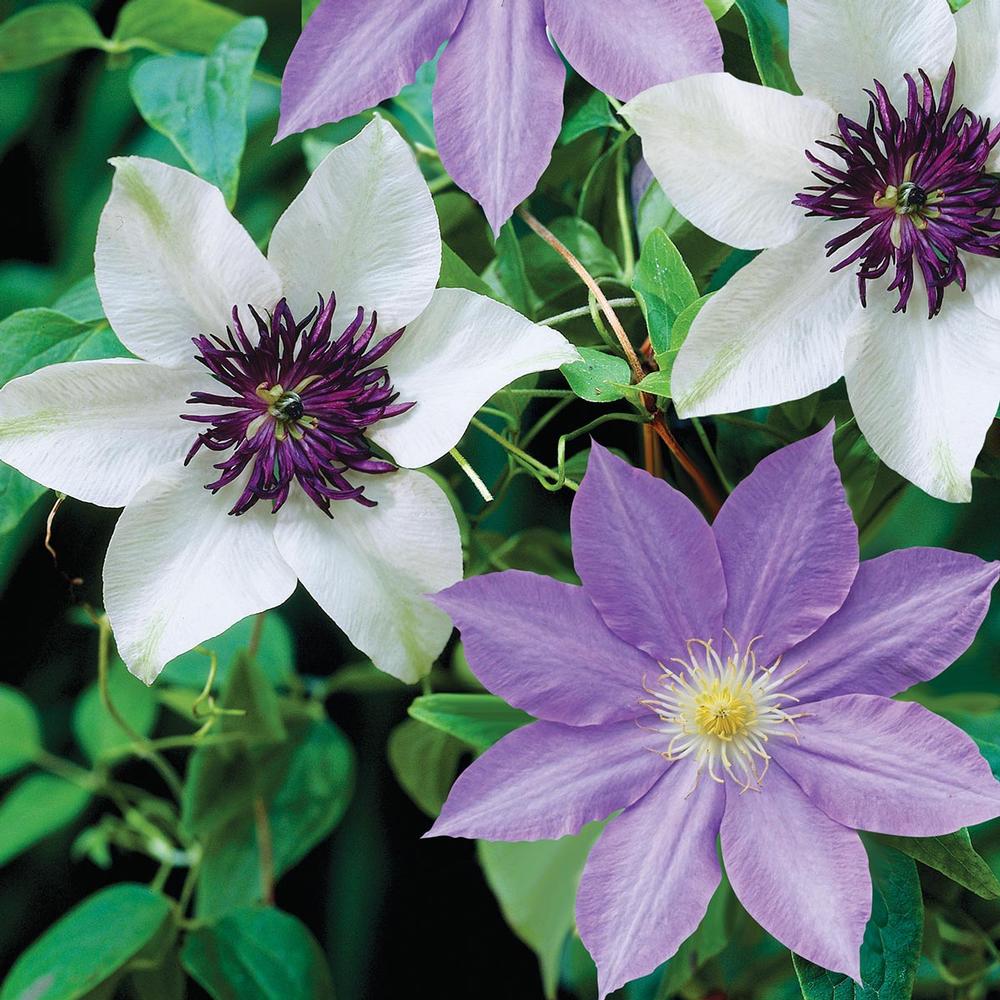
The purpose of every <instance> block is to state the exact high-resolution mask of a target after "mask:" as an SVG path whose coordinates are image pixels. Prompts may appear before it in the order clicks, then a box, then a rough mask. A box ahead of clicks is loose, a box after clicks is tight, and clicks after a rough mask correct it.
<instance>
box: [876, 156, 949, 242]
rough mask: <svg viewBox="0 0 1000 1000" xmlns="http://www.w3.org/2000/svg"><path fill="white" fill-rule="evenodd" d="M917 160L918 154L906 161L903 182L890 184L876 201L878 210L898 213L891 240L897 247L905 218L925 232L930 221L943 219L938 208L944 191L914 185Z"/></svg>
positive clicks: (942, 199)
mask: <svg viewBox="0 0 1000 1000" xmlns="http://www.w3.org/2000/svg"><path fill="white" fill-rule="evenodd" d="M916 158H917V156H916V153H914V154H913V156H911V157H910V158H909V159H908V160H907V161H906V165H905V166H904V168H903V180H902V182H901V183H900V184H899V186H898V187H897V186H896V185H895V184H890V185H889V186H888V187H887V188H886V189H885V191H884V192H883V193H882V194H880V195H878V196H876V198H875V199H874V201H875V205H876V206H877V207H878V208H891V209H893V210H894V211H895V212H896V219H895V221H894V222H893V224H892V231H891V238H892V242H893V244H894V245H895V246H897V247H898V246H899V245H900V242H901V235H902V224H903V219H904V218H908V219H909V220H910V221H911V222H912V223H913V224H914V225H915V226H916V227H917V229H920V230H924V229H926V228H927V220H928V219H938V218H940V217H941V209H939V208H937V207H936V206H937V205H940V204H941V202H943V201H944V191H942V190H940V189H938V190H937V191H930V192H926V191H924V190H923V188H921V187H920V186H919V185H918V184H916V183H914V181H913V164H914V161H915V160H916Z"/></svg>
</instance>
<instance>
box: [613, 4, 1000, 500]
mask: <svg viewBox="0 0 1000 1000" xmlns="http://www.w3.org/2000/svg"><path fill="white" fill-rule="evenodd" d="M788 11H789V17H790V26H791V44H790V58H791V63H792V68H793V69H794V71H795V76H796V79H797V81H798V83H799V86H800V87H801V88H802V90H803V91H804V95H803V96H801V97H794V96H792V95H789V94H786V93H783V92H780V91H776V90H770V89H767V88H764V87H760V86H755V85H752V84H749V83H744V82H742V81H740V80H737V79H735V78H733V77H731V76H729V75H728V74H722V73H716V74H707V75H701V76H696V77H690V78H688V79H685V80H679V81H676V82H675V83H668V84H665V85H663V86H660V87H655V88H653V89H651V90H648V91H646V92H644V93H642V94H640V95H639V96H637V97H636V98H635V99H634V100H632V101H631V102H629V104H628V105H626V107H625V108H624V110H623V114H624V115H625V117H626V118H627V119H628V121H629V122H630V123H631V124H632V125H633V126H634V127H635V129H636V131H637V132H638V133H639V134H640V136H641V137H642V140H643V149H644V153H645V157H646V159H647V160H648V162H649V164H650V167H651V168H652V170H653V172H654V174H655V175H656V177H657V179H658V180H659V181H660V183H661V185H662V186H663V188H664V190H665V191H666V193H667V195H668V196H669V197H670V199H671V200H672V201H673V203H674V204H675V205H676V206H677V208H678V209H679V210H680V211H681V212H682V213H683V214H684V215H685V216H687V217H688V218H689V219H690V220H691V221H692V222H693V223H694V224H695V225H696V226H698V227H700V228H701V229H703V230H704V231H705V232H707V233H709V234H710V235H711V236H714V237H715V238H716V239H719V240H721V241H723V242H725V243H728V244H729V245H730V246H735V247H740V248H743V249H751V250H756V249H760V248H767V249H765V250H764V252H763V253H761V254H760V255H759V256H758V257H757V258H756V259H755V260H754V261H752V262H751V263H750V264H749V265H748V266H746V267H745V268H743V269H742V270H741V271H739V272H738V273H737V274H736V275H735V276H734V277H733V278H732V280H731V281H729V282H728V283H727V284H726V286H725V287H724V288H723V289H722V290H721V291H720V292H718V294H716V295H715V296H714V297H713V298H712V299H711V300H710V301H709V302H708V303H707V304H706V306H705V307H704V309H703V310H702V311H701V313H700V314H699V316H698V318H697V319H696V320H695V323H694V325H693V326H692V328H691V332H690V334H689V336H688V339H687V342H686V343H685V344H684V346H683V347H682V348H681V351H680V353H679V354H678V357H677V361H676V364H675V366H674V369H673V374H672V384H673V388H674V393H675V397H676V400H677V407H678V411H679V412H680V413H681V414H682V415H684V416H694V415H702V414H708V413H719V412H732V411H734V410H741V409H748V408H751V407H756V406H769V405H772V404H775V403H781V402H784V401H787V400H792V399H798V398H800V397H802V396H805V395H808V394H809V393H812V392H815V391H816V390H818V389H821V388H823V387H824V386H827V385H829V384H831V383H832V382H835V381H836V380H837V379H838V378H840V377H841V376H846V380H847V389H848V394H849V396H850V400H851V404H852V406H853V409H854V413H855V416H856V417H857V420H858V424H859V426H860V427H861V430H862V431H863V432H864V434H865V436H866V437H867V439H868V441H869V443H870V444H871V445H872V447H873V448H874V449H875V451H876V452H877V453H878V454H879V455H880V457H881V458H882V459H883V461H885V463H886V464H887V465H889V466H891V467H892V468H894V469H896V470H897V471H898V472H900V473H902V474H903V475H904V476H906V477H907V478H908V479H911V480H912V481H913V482H915V483H916V484H917V485H919V486H920V487H921V488H923V489H924V490H926V491H927V492H928V493H930V494H932V495H933V496H936V497H940V498H942V499H945V500H952V501H963V500H968V499H970V497H971V495H972V481H971V473H972V468H973V465H974V464H975V460H976V456H977V455H978V453H979V450H980V448H981V447H982V443H983V438H984V436H985V433H986V430H987V429H988V427H989V425H990V422H991V421H992V420H993V418H994V415H995V414H996V412H997V406H998V403H1000V260H997V257H1000V231H998V230H1000V224H998V223H997V222H996V220H995V218H994V216H1000V179H997V178H996V177H993V176H991V175H990V173H989V171H991V170H998V169H1000V149H998V140H1000V131H997V130H996V129H995V126H996V123H997V121H998V120H1000V60H998V48H997V44H998V43H997V39H998V38H1000V0H973V2H972V3H970V4H968V6H966V7H964V8H962V9H961V10H960V11H959V12H958V14H956V15H953V14H952V13H951V11H950V9H949V6H948V3H947V0H891V2H883V3H875V2H872V0H837V2H831V0H788ZM951 67H954V70H953V71H952V70H951ZM966 109H967V110H966ZM870 113H871V114H872V115H873V117H872V118H871V119H869V114H870ZM989 123H992V124H991V125H990V127H987V126H988V124H989ZM990 128H993V129H994V130H993V131H992V132H991V131H990ZM807 212H808V213H809V214H807ZM838 265H839V269H836V270H831V269H834V268H838ZM859 293H860V294H859ZM865 299H866V300H867V306H866V307H865V306H864V305H863V304H862V302H863V300H865ZM922 300H923V301H926V302H927V303H928V305H929V309H928V310H926V311H925V310H924V308H923V301H922ZM907 306H909V308H908V309H907Z"/></svg>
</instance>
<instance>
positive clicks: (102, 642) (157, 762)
mask: <svg viewBox="0 0 1000 1000" xmlns="http://www.w3.org/2000/svg"><path fill="white" fill-rule="evenodd" d="M110 664H111V624H110V622H109V621H108V617H107V615H102V616H101V617H100V619H99V620H98V622H97V684H98V689H99V691H100V693H101V704H102V705H103V706H104V710H105V711H106V712H107V713H108V715H110V716H111V718H112V719H114V720H115V722H117V723H118V725H119V726H120V727H121V729H122V730H123V731H124V732H125V734H126V735H127V736H128V738H129V739H130V740H132V747H133V750H134V751H135V753H136V755H137V756H139V757H141V758H143V759H144V760H148V761H149V763H150V764H152V765H153V767H155V768H156V770H157V771H158V772H159V774H160V777H161V778H163V780H164V782H165V783H166V785H167V787H168V788H169V789H170V792H171V794H172V795H173V796H174V798H175V799H177V801H178V802H179V801H180V800H181V797H182V795H183V788H182V786H181V779H180V778H179V777H178V776H177V772H176V771H175V770H174V769H173V768H172V767H171V766H170V764H169V763H168V762H167V760H166V758H165V757H162V756H161V755H160V754H159V753H158V752H157V751H156V750H154V749H153V748H152V747H151V746H150V743H149V740H147V739H146V737H145V736H143V735H142V733H140V732H138V731H137V730H136V729H134V728H133V727H132V725H131V723H130V722H129V721H128V719H126V718H125V716H124V715H122V714H121V712H119V711H118V706H117V705H115V703H114V702H113V701H112V700H111V691H110V690H109V689H108V674H109V669H110Z"/></svg>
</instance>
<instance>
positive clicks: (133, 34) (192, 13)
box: [112, 0, 242, 53]
mask: <svg viewBox="0 0 1000 1000" xmlns="http://www.w3.org/2000/svg"><path fill="white" fill-rule="evenodd" d="M241 20H242V17H241V16H240V15H239V14H237V13H235V11H232V10H229V9H228V8H226V7H223V6H221V5H220V4H217V3H209V2H208V0H170V2H169V3H164V2H163V0H130V2H129V3H127V4H125V6H124V7H122V10H121V13H120V14H119V15H118V23H117V24H116V25H115V32H114V35H113V36H112V39H113V40H114V41H116V42H121V43H123V44H129V43H140V44H141V43H142V42H144V41H147V42H152V43H153V46H155V47H156V48H167V49H178V50H179V51H181V52H201V53H207V52H211V51H212V49H214V48H215V46H216V45H218V44H219V42H220V41H221V40H222V37H223V35H225V34H226V33H227V32H229V31H231V30H232V29H233V28H234V27H235V26H236V25H237V24H239V23H240V21H241Z"/></svg>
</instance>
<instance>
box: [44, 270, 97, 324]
mask: <svg viewBox="0 0 1000 1000" xmlns="http://www.w3.org/2000/svg"><path fill="white" fill-rule="evenodd" d="M52 308H53V309H54V310H55V311H56V312H60V313H63V314H64V315H66V316H69V317H70V318H71V319H75V320H76V321H77V322H78V323H98V322H100V321H101V320H103V319H105V316H104V305H103V303H102V302H101V296H100V293H99V292H98V291H97V281H96V280H95V278H94V275H93V274H88V275H87V277H86V278H81V279H80V280H79V281H78V282H77V283H76V284H75V285H73V286H72V287H70V288H68V289H67V290H66V291H65V292H63V294H62V295H60V296H59V298H58V299H56V301H55V302H54V303H53V304H52Z"/></svg>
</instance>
